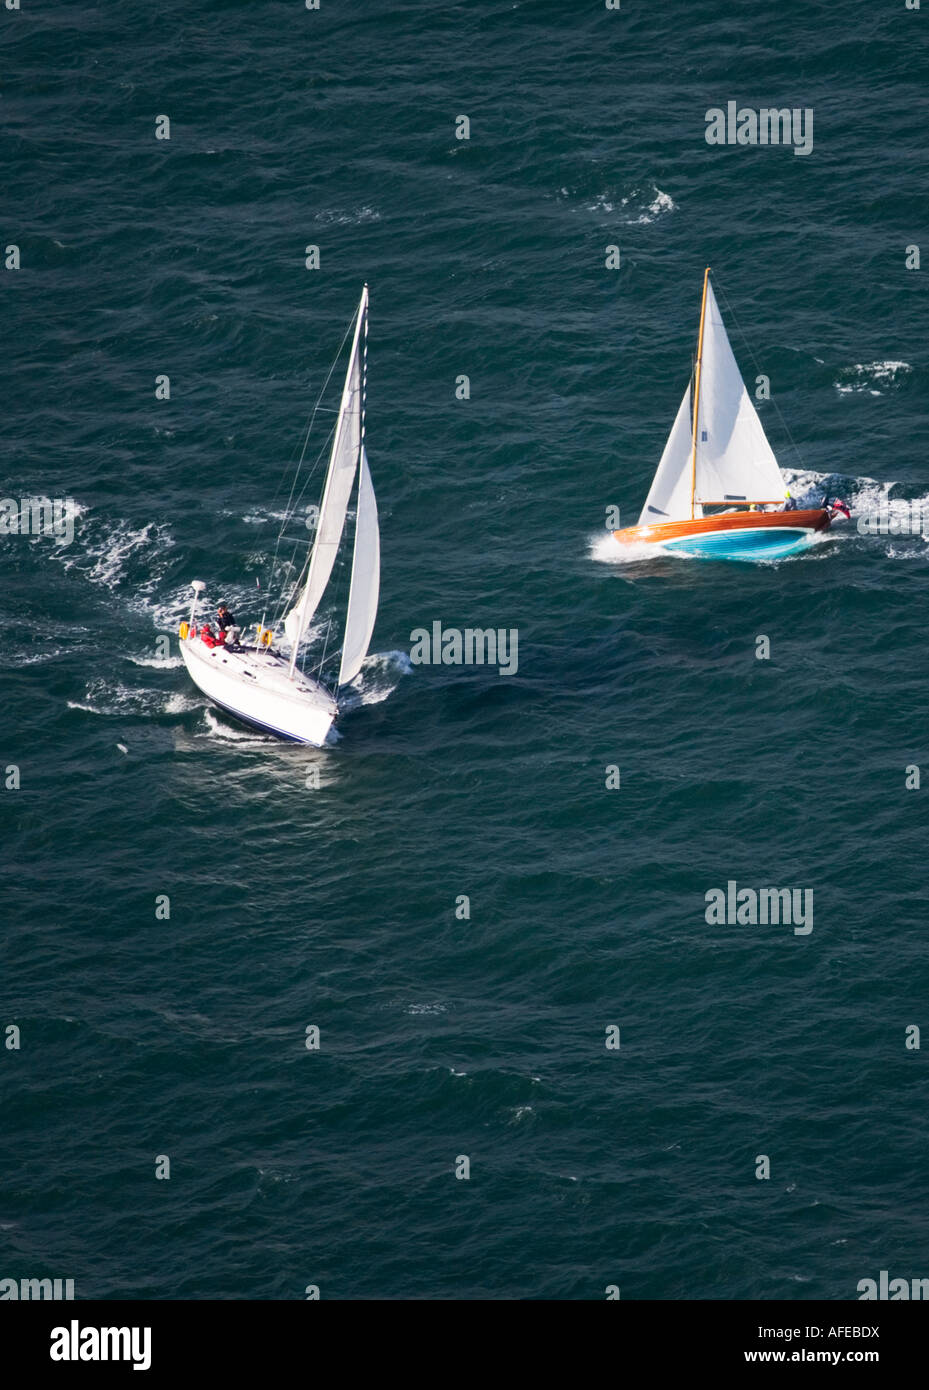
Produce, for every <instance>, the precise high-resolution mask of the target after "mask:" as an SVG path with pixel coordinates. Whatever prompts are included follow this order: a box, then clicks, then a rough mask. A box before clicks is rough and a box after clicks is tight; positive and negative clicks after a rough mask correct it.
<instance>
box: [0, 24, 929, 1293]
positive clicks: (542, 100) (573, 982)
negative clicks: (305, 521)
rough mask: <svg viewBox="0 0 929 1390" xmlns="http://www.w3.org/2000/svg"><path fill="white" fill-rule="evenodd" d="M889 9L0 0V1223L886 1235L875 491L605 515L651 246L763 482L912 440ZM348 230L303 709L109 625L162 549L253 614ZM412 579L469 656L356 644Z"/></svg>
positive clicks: (656, 1277) (914, 952) (678, 1235)
mask: <svg viewBox="0 0 929 1390" xmlns="http://www.w3.org/2000/svg"><path fill="white" fill-rule="evenodd" d="M927 9H929V6H927V7H924V9H923V11H922V12H913V11H908V10H907V9H906V8H905V6H904V3H903V0H867V2H866V3H865V2H864V0H854V2H853V3H849V4H841V5H836V4H832V3H827V0H781V3H778V4H776V5H773V4H772V5H762V4H752V5H748V4H742V5H728V4H727V5H723V4H720V3H715V4H714V3H709V4H705V5H702V6H694V5H692V4H685V3H683V0H674V3H663V4H657V3H654V0H652V2H651V3H644V0H643V2H642V3H635V2H634V0H623V6H622V10H621V11H620V12H618V13H617V12H608V11H607V10H606V9H605V7H604V6H603V5H602V4H601V5H598V4H597V3H595V2H594V0H589V3H587V0H585V2H584V3H581V0H578V2H577V3H574V4H570V5H569V4H566V3H550V2H548V0H535V3H523V4H517V3H509V2H507V3H503V2H502V0H501V2H500V3H497V0H474V3H462V4H441V5H440V4H434V3H428V0H415V2H412V0H407V2H406V3H403V2H402V0H401V2H399V3H398V2H397V0H392V3H390V4H379V3H375V0H354V3H347V2H346V3H339V0H322V6H321V9H320V10H319V12H317V13H314V12H308V11H307V10H306V9H305V8H304V6H303V5H302V4H301V3H298V0H289V2H288V3H284V0H277V3H265V2H264V0H248V3H246V2H245V0H212V3H210V2H208V0H203V2H202V3H199V4H190V3H180V2H179V0H163V3H159V4H151V3H142V0H120V3H116V2H115V0H110V3H99V4H94V3H89V2H88V3H67V4H64V3H50V0H23V9H22V11H20V12H18V13H17V12H7V11H5V10H0V16H2V28H0V44H2V53H3V63H2V80H0V96H2V103H0V115H2V118H3V122H4V133H3V141H2V170H3V179H2V199H0V208H2V222H0V232H2V243H3V246H4V247H7V246H9V245H10V244H15V245H17V246H18V247H19V248H20V254H21V269H19V270H17V271H13V270H10V271H6V270H4V271H2V272H0V291H2V311H0V312H2V324H3V341H4V353H3V390H2V402H3V404H2V411H0V448H2V461H3V477H4V482H3V492H4V494H5V495H7V496H9V497H13V498H21V497H24V496H29V495H32V494H35V493H45V494H48V495H50V496H53V497H73V498H75V499H76V501H77V502H78V504H79V505H80V507H81V508H82V509H83V510H82V511H81V514H80V518H79V521H78V525H77V531H76V535H75V539H74V542H73V544H71V545H70V546H64V545H56V544H55V543H54V541H53V540H51V539H50V538H47V537H45V538H34V539H29V538H24V537H8V538H5V539H3V540H2V541H0V573H2V585H0V612H2V633H3V658H2V660H3V667H4V675H3V692H4V716H5V717H4V721H3V742H2V763H3V766H4V767H8V766H10V765H13V764H15V765H17V766H18V767H19V768H20V772H21V788H20V789H19V790H9V789H4V790H3V792H2V796H0V810H2V815H3V851H4V870H3V872H4V893H3V908H4V914H3V915H4V927H3V933H2V956H0V959H2V972H0V1028H2V1029H3V1030H5V1029H6V1028H7V1026H8V1025H11V1024H14V1025H16V1026H17V1027H18V1028H19V1029H20V1030H21V1047H20V1048H19V1049H18V1050H11V1049H10V1048H9V1047H7V1048H4V1049H2V1050H0V1059H2V1060H0V1124H2V1134H3V1162H2V1183H0V1277H4V1278H5V1277H14V1278H21V1277H40V1276H49V1277H53V1276H58V1277H62V1278H66V1277H67V1278H73V1279H74V1280H75V1284H76V1293H77V1296H78V1297H79V1298H80V1297H97V1298H126V1297H142V1298H160V1299H164V1298H253V1299H267V1298H288V1299H299V1298H302V1297H304V1290H305V1288H306V1286H307V1285H309V1284H316V1285H318V1286H319V1288H320V1290H321V1294H322V1297H324V1298H335V1299H352V1298H360V1297H392V1298H393V1297H413V1298H451V1297H454V1298H476V1297H492V1298H513V1297H520V1298H522V1297H528V1298H553V1297H559V1298H577V1299H581V1298H594V1299H599V1298H603V1297H604V1290H605V1289H606V1287H607V1286H608V1285H611V1284H615V1285H618V1286H619V1287H620V1288H621V1290H622V1297H623V1298H624V1299H643V1298H661V1299H682V1298H703V1299H706V1298H726V1299H752V1298H754V1299H783V1298H788V1299H790V1298H794V1299H801V1300H802V1299H810V1298H830V1299H849V1298H854V1297H856V1288H857V1283H858V1281H859V1280H861V1279H863V1278H867V1277H874V1278H876V1277H877V1274H878V1271H879V1270H881V1269H887V1270H889V1271H890V1274H891V1277H894V1276H902V1277H905V1278H907V1279H910V1278H916V1277H924V1276H929V1256H927V1237H929V1217H927V1205H926V1199H927V1182H926V1163H925V1157H926V1140H927V1124H926V1102H927V1087H926V1078H925V1069H926V1063H925V1061H924V1060H923V1059H924V1057H925V1056H926V1055H927V1054H926V1051H915V1050H907V1048H906V1047H905V1030H906V1028H907V1026H908V1025H911V1024H917V1025H920V1026H921V1027H923V1028H925V1027H926V1026H927V1025H929V1012H927V1002H926V1001H927V969H926V832H927V825H929V816H927V810H926V807H927V801H926V798H927V797H929V785H927V787H926V788H925V789H923V790H907V788H906V785H905V779H906V772H905V769H906V768H907V766H908V765H920V764H924V763H929V756H927V750H926V711H927V698H926V690H927V680H929V653H927V645H926V632H927V622H929V548H927V542H926V541H925V540H923V539H922V538H921V537H919V536H867V535H859V534H858V532H857V529H856V527H855V525H854V523H853V524H852V525H851V526H845V527H844V529H842V530H841V531H839V530H837V531H836V533H835V536H834V538H833V539H827V540H826V541H825V542H823V543H822V544H819V545H817V546H816V547H815V548H813V549H812V550H811V551H810V552H809V553H808V554H806V555H804V556H802V557H800V558H796V559H792V560H789V561H785V562H783V563H780V564H777V565H767V566H749V565H736V564H729V565H726V564H722V563H718V562H695V561H686V560H681V559H678V560H675V561H672V560H670V559H666V560H663V561H661V560H653V561H650V562H647V563H645V564H642V563H636V564H626V565H620V564H618V563H616V557H615V555H613V552H612V551H611V550H610V549H609V548H608V547H607V546H606V544H605V537H606V533H605V530H604V515H605V508H606V507H607V505H609V504H617V505H619V506H620V507H621V508H622V511H623V519H624V521H633V520H634V519H635V516H636V514H637V512H638V509H639V507H640V506H641V503H642V500H643V498H644V495H645V492H646V489H647V487H648V483H649V481H650V479H651V476H652V473H653V472H654V468H655V465H656V463H657V460H658V457H659V455H660V452H661V449H662V447H663V444H664V441H665V438H666V436H667V432H668V430H669V428H670V425H671V422H672V420H673V417H674V413H675V411H676V409H677V405H678V403H679V401H680V398H681V393H682V391H683V389H684V386H685V384H686V380H687V374H688V372H689V370H690V358H691V353H692V350H693V346H694V336H695V331H696V323H697V315H698V310H699V292H700V283H701V276H702V272H703V268H704V266H705V265H707V264H709V265H711V266H712V267H713V269H714V275H715V277H716V283H717V284H718V286H719V287H720V288H721V290H722V291H723V292H724V294H725V299H723V301H722V302H723V308H724V312H726V304H727V303H728V305H730V306H731V308H732V310H734V312H735V316H736V320H737V323H738V324H740V325H741V327H742V329H743V330H744V334H745V339H747V344H748V346H746V343H745V339H743V338H742V337H741V336H740V334H739V333H738V332H737V331H736V328H735V326H734V325H733V322H732V320H731V319H730V329H731V331H732V339H733V345H734V348H735V351H736V355H737V357H738V359H739V362H740V365H741V366H742V367H743V370H744V373H745V375H746V378H747V379H748V380H749V382H750V383H753V381H754V377H755V375H756V365H755V362H754V361H753V359H752V355H751V354H754V358H755V359H757V364H758V365H757V371H760V372H764V373H766V374H768V375H770V378H771V383H772V391H773V396H774V401H773V402H772V403H771V404H765V405H762V406H761V413H762V418H763V420H764V423H765V426H766V428H767V429H768V432H769V436H770V438H771V441H772V444H773V446H774V448H775V450H776V451H777V453H778V455H779V458H780V460H781V462H782V464H783V465H784V467H785V469H786V470H788V476H789V477H790V478H791V480H792V481H793V483H794V486H795V489H796V490H798V491H800V492H804V491H807V490H810V491H811V492H812V491H813V490H815V489H816V488H817V487H820V488H821V487H822V486H829V487H831V488H832V490H834V491H838V492H841V493H842V494H843V495H845V496H846V497H847V498H848V499H849V500H850V502H851V503H852V506H853V509H854V511H855V513H856V514H859V513H861V512H864V511H867V510H868V509H869V508H872V507H873V506H875V505H876V504H877V503H878V501H880V499H882V498H885V499H895V500H896V501H898V502H899V501H906V500H914V499H915V500H919V499H923V498H927V496H929V460H927V456H926V448H925V441H926V433H927V423H929V420H927V407H926V391H927V384H929V368H927V354H926V340H927V333H926V330H927V280H926V276H927V274H929V268H927V269H924V270H921V271H908V270H907V269H906V265H905V256H906V247H907V246H909V245H913V244H916V245H921V247H922V254H923V256H924V257H925V255H926V252H927V248H929V235H927V227H926V215H927V211H929V199H927V196H926V187H927V175H929V154H927V141H926V90H927V89H926V76H927V38H926V27H925V26H926V23H927V22H929V14H927V13H926V10H927ZM728 100H736V101H738V102H739V103H740V104H743V105H747V106H750V107H755V108H758V107H761V106H769V105H770V106H798V107H803V108H806V107H810V108H813V110H814V112H815V145H814V150H813V152H812V154H811V155H810V156H808V157H797V156H795V155H794V154H793V153H792V152H791V150H790V149H785V148H764V149H762V148H738V147H736V148H728V147H725V148H711V147H710V146H708V145H707V143H706V141H705V139H704V129H705V121H704V113H705V111H706V110H707V108H708V107H711V106H717V105H718V106H723V107H724V106H725V105H726V102H727V101H728ZM160 114H166V115H168V116H170V119H171V139H170V141H156V140H155V138H154V130H155V117H156V116H158V115H160ZM460 114H467V115H468V116H469V118H470V122H471V138H470V140H468V141H463V140H462V141H459V140H457V139H456V138H455V133H454V132H455V118H456V116H458V115H460ZM309 244H316V245H318V246H319V247H320V253H321V268H320V270H319V271H308V270H306V269H305V268H304V264H303V258H304V254H305V247H306V246H307V245H309ZM613 244H615V245H618V246H619V247H620V251H621V268H620V270H619V271H609V270H607V269H606V268H605V265H604V261H605V257H606V248H607V247H608V246H609V245H613ZM365 280H366V281H367V282H368V283H369V285H370V293H371V316H370V339H369V392H368V418H367V423H368V449H369V456H370V459H371V466H372V472H373V476H374V481H375V485H376V488H377V491H378V500H379V505H380V510H381V526H382V544H383V554H382V560H383V582H382V604H381V609H380V613H379V617H378V623H377V628H376V631H375V637H374V643H373V647H372V653H373V654H374V655H373V656H372V658H371V659H370V661H369V663H368V665H367V666H366V667H365V670H364V672H363V673H362V678H361V680H360V682H359V685H358V688H357V690H356V691H355V692H354V698H353V702H352V703H353V707H352V708H350V709H349V710H348V712H347V713H346V715H345V717H344V718H343V719H342V720H341V722H340V726H339V729H340V734H341V738H340V739H339V740H338V741H336V742H335V743H334V744H333V745H332V746H331V747H328V748H326V749H325V750H323V751H321V752H313V751H312V750H307V749H298V748H294V747H290V746H285V745H282V744H279V743H275V742H271V741H267V740H264V739H261V738H258V737H253V736H251V735H248V734H247V733H245V731H243V730H241V729H240V728H238V727H237V726H235V725H233V724H231V723H230V722H229V721H227V720H225V719H224V718H223V717H222V716H220V715H217V714H214V713H212V712H211V711H210V710H209V709H208V707H207V706H206V704H205V702H204V701H203V700H202V698H201V697H200V696H199V694H198V692H197V691H196V689H195V688H194V687H193V686H192V685H191V684H190V682H189V680H188V678H187V675H186V672H185V671H184V669H183V667H182V665H181V662H180V658H179V657H178V656H177V653H176V645H175V646H174V650H173V653H172V655H171V657H170V658H169V659H167V660H164V659H160V658H159V657H158V656H157V655H156V640H157V637H158V635H159V634H160V633H167V634H169V635H171V636H172V640H173V634H174V633H175V632H176V625H177V621H178V619H179V618H180V617H181V616H183V614H184V612H185V609H186V603H187V595H188V588H187V585H188V583H189V581H190V579H192V578H194V577H200V578H203V579H205V580H207V581H208V582H209V584H210V592H211V595H212V596H213V597H214V598H218V597H221V596H225V597H227V598H229V599H230V600H231V601H232V603H233V606H234V607H235V608H236V609H237V610H240V611H242V610H244V612H245V616H246V617H248V618H249V620H254V619H256V618H257V617H258V616H260V614H259V613H257V612H253V611H251V609H252V608H253V607H254V598H253V595H254V593H255V588H254V580H255V576H256V574H258V573H259V572H260V568H261V561H262V559H263V558H266V557H267V554H268V550H269V547H271V546H273V540H274V534H275V529H276V528H275V523H274V520H273V517H271V513H272V512H273V498H274V495H275V492H276V490H277V488H278V485H279V483H280V480H281V476H282V472H283V470H284V467H285V465H286V463H287V460H288V459H289V458H290V457H291V454H292V451H293V448H294V446H295V444H297V443H298V441H299V438H300V431H301V427H302V422H303V421H304V419H305V417H306V414H307V412H308V409H309V407H310V405H311V404H312V402H313V401H314V400H315V398H316V395H317V393H318V391H319V388H320V386H321V384H322V382H323V380H324V378H325V375H326V372H327V371H328V370H329V366H330V364H331V361H332V357H333V354H334V352H335V349H336V348H337V346H338V343H339V341H340V340H341V337H342V334H343V332H344V329H345V326H346V324H347V322H348V319H349V317H350V315H351V313H352V311H353V309H354V306H355V304H356V303H357V299H358V294H359V291H360V288H361V285H362V283H363V281H365ZM749 348H750V351H749ZM160 373H167V374H169V375H170V378H171V399H170V401H166V402H159V401H156V399H155V396H154V389H155V378H156V376H157V375H158V374H160ZM462 374H466V375H468V376H469V378H470V382H471V399H470V400H468V401H460V400H456V398H455V381H456V378H457V377H458V376H460V375H462ZM775 402H776V404H777V406H778V408H779V410H780V412H781V414H780V416H779V415H778V414H777V413H776V412H775V410H774V408H773V406H774V403H775ZM785 422H786V427H789V434H790V436H792V438H793V440H795V441H796V444H797V446H798V448H799V457H798V456H797V455H796V454H795V453H794V451H793V449H792V447H791V442H790V438H789V437H788V434H787V429H786V428H785ZM827 479H828V482H827V481H826V480H827ZM262 520H265V521H266V522H267V523H268V524H266V525H261V524H260V523H261V522H262ZM220 591H222V594H221V593H220ZM436 620H439V621H441V622H443V623H444V624H446V625H449V626H459V627H465V626H494V627H505V628H517V629H518V632H519V670H518V673H517V674H516V675H515V676H512V677H508V678H504V677H499V676H498V675H496V674H495V673H494V672H490V671H488V670H487V669H478V668H467V667H464V668H462V667H424V666H416V667H413V666H411V665H410V663H409V660H408V655H405V654H408V653H409V648H410V633H411V631H412V629H413V628H415V627H417V626H430V625H431V623H432V622H433V621H436ZM759 635H766V636H768V637H769V638H770V641H771V658H770V660H768V661H760V660H757V659H756V657H755V650H756V638H757V637H758V636H759ZM120 744H121V745H123V747H124V749H125V751H122V750H121V749H120V747H119V745H120ZM613 764H615V765H616V766H618V767H619V768H620V770H621V786H620V788H619V789H618V790H607V789H606V786H605V781H606V769H607V767H608V766H609V765H613ZM314 766H315V767H317V768H318V769H319V774H320V782H321V786H320V788H319V789H318V790H315V789H313V788H312V787H309V788H308V787H307V786H306V781H307V772H308V769H310V768H312V767H314ZM923 770H924V772H925V770H926V769H925V768H924V769H923ZM729 880H736V881H737V882H738V883H739V884H740V886H753V887H756V888H758V887H762V886H766V885H777V886H782V887H797V888H804V889H813V890H814V894H815V909H814V914H815V915H814V929H813V931H812V932H811V933H810V934H809V935H806V936H796V935H794V934H793V933H792V932H791V930H790V929H789V928H786V927H783V926H780V927H775V926H742V925H738V924H731V925H723V926H709V925H708V924H707V922H706V921H705V917H704V908H705V899H704V895H705V893H706V892H707V890H708V889H711V888H714V887H725V885H726V883H727V882H728V881H729ZM160 894H167V895H168V896H169V897H170V904H171V910H170V918H169V919H168V920H157V919H156V915H155V901H156V897H157V896H158V895H160ZM463 894H464V895H468V897H469V899H470V912H471V915H470V920H461V919H459V918H457V917H456V915H455V903H456V899H457V898H458V897H459V895H463ZM614 1024H615V1025H617V1026H618V1027H619V1028H620V1030H621V1047H620V1050H619V1051H618V1052H617V1051H608V1050H607V1048H606V1047H605V1035H606V1029H607V1028H608V1027H609V1026H610V1025H614ZM308 1025H316V1026H318V1027H319V1029H320V1030H321V1047H320V1050H319V1051H318V1052H314V1051H308V1050H307V1048H306V1047H305V1032H306V1028H307V1026H308ZM760 1154H766V1155H768V1156H769V1158H770V1164H771V1176H770V1178H769V1179H768V1180H758V1179H757V1178H756V1176H755V1164H756V1157H757V1156H758V1155H760ZM158 1155H167V1156H168V1157H169V1158H170V1162H171V1170H170V1171H171V1176H170V1180H169V1181H164V1180H162V1181H158V1180H156V1177H155V1169H156V1156H158ZM459 1155H466V1156H468V1157H469V1159H470V1165H471V1167H470V1178H469V1179H468V1180H467V1181H464V1180H459V1179H458V1178H456V1176H455V1167H456V1160H457V1158H458V1156H459Z"/></svg>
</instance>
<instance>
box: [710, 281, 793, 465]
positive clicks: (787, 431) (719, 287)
mask: <svg viewBox="0 0 929 1390" xmlns="http://www.w3.org/2000/svg"><path fill="white" fill-rule="evenodd" d="M714 286H715V288H716V289H717V290H718V291H719V292H720V293H721V294H722V297H723V299H724V301H725V305H726V313H727V315H728V316H729V318H731V320H732V322H733V323H734V324H735V326H736V328H737V329H738V333H739V337H740V338H741V339H742V342H743V343H744V344H745V349H746V351H747V353H748V355H749V357H750V358H751V359H752V362H753V363H754V365H755V367H756V369H757V372H758V375H759V376H764V375H765V373H764V372H762V370H761V364H760V362H759V361H758V358H757V357H756V356H755V354H754V353H753V352H752V345H751V343H750V342H749V341H748V338H747V336H746V334H745V333H744V331H743V329H742V325H741V324H740V323H739V320H738V319H737V318H736V315H735V310H734V309H733V307H732V305H731V303H730V302H729V296H728V295H727V294H726V291H725V290H724V289H723V287H722V285H721V284H720V283H719V280H718V279H716V278H715V277H714ZM768 399H769V401H770V402H771V404H772V405H773V406H774V410H775V413H776V415H777V418H778V419H779V420H780V422H781V424H782V425H783V427H784V432H785V434H786V435H787V438H788V440H789V441H790V446H791V448H792V449H793V451H794V453H795V454H796V455H797V460H798V462H799V464H800V471H801V472H806V471H807V466H806V461H805V460H804V458H803V455H802V454H801V453H800V450H799V448H798V446H797V443H796V441H795V440H794V437H793V435H792V434H791V432H790V426H789V425H788V423H787V421H786V420H785V419H784V416H783V414H782V412H781V408H780V406H779V405H778V403H777V399H776V397H775V396H773V395H772V396H769V397H768Z"/></svg>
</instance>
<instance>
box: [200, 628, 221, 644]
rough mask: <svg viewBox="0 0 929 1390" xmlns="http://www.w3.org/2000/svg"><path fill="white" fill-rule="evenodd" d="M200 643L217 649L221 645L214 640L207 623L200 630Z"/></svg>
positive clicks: (211, 630)
mask: <svg viewBox="0 0 929 1390" xmlns="http://www.w3.org/2000/svg"><path fill="white" fill-rule="evenodd" d="M200 641H201V642H205V643H206V645H207V646H208V647H219V646H221V645H222V644H221V643H220V642H217V640H216V638H215V637H214V636H213V629H212V628H211V627H210V625H209V623H204V624H203V627H202V628H201V629H200Z"/></svg>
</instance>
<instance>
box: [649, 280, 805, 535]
mask: <svg viewBox="0 0 929 1390" xmlns="http://www.w3.org/2000/svg"><path fill="white" fill-rule="evenodd" d="M690 394H691V393H690V387H689V386H688V387H687V390H686V391H685V392H684V399H683V400H682V401H681V404H680V409H679V410H678V412H677V417H676V419H675V421H674V425H673V426H672V429H671V433H670V434H669V435H668V442H667V444H666V445H665V447H664V453H663V454H662V455H661V462H660V463H659V464H658V470H657V472H656V473H655V477H654V479H653V480H652V485H651V488H650V489H649V493H648V496H647V497H646V499H645V506H644V507H643V508H642V514H641V516H640V517H639V525H640V526H648V525H653V526H654V525H656V524H658V523H660V522H664V521H685V520H689V519H690V517H691V516H693V517H702V516H703V506H702V503H703V502H746V501H747V502H775V501H778V500H779V499H780V498H781V497H783V496H784V479H783V477H782V476H781V470H780V468H779V467H778V464H777V459H776V458H775V457H774V453H773V451H772V449H771V445H770V444H769V443H768V440H767V436H766V435H765V432H764V429H763V427H762V424H761V421H760V420H759V418H758V412H757V411H756V410H755V407H754V405H753V404H752V400H751V397H750V396H749V394H748V391H747V390H746V387H745V383H744V382H743V380H742V374H741V373H740V371H739V368H738V365H737V363H736V360H735V357H734V355H733V352H732V348H731V346H730V343H729V338H728V336H727V334H726V329H725V325H724V324H723V320H722V315H721V314H720V312H719V305H718V304H717V302H716V295H715V294H714V293H713V286H712V285H711V284H710V282H709V279H707V285H706V311H705V314H704V320H703V338H702V359H701V364H700V376H699V396H698V398H697V454H696V467H695V466H694V452H693V420H692V416H691V404H690ZM691 504H692V505H693V510H691Z"/></svg>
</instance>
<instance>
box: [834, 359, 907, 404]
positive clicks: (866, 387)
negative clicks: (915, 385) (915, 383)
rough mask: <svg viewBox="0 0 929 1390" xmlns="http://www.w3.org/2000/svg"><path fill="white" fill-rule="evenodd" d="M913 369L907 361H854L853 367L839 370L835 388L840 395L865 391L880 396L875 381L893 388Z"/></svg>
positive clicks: (880, 393)
mask: <svg viewBox="0 0 929 1390" xmlns="http://www.w3.org/2000/svg"><path fill="white" fill-rule="evenodd" d="M912 370H913V368H912V367H911V366H910V364H909V362H890V361H888V362H856V363H855V365H854V366H853V367H845V368H843V370H842V371H840V373H839V376H838V380H837V381H836V382H835V389H836V390H837V391H838V393H839V395H840V396H848V395H852V394H854V393H859V394H860V393H862V392H867V394H868V395H870V396H882V395H883V394H884V392H883V391H881V390H878V388H877V386H876V384H875V383H877V382H880V383H881V385H882V386H884V387H885V388H886V387H890V388H893V387H895V386H899V385H900V383H901V382H902V381H903V379H904V377H905V376H906V375H907V374H908V373H909V372H911V371H912Z"/></svg>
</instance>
